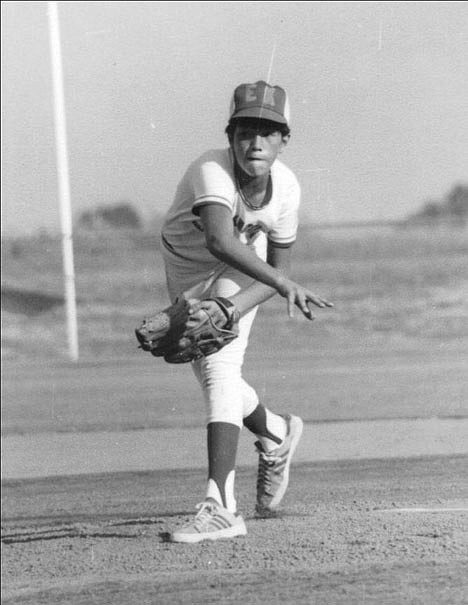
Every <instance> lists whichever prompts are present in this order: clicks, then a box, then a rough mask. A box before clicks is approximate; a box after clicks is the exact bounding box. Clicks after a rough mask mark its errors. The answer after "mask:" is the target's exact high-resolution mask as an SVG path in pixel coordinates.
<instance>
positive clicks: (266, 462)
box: [257, 450, 281, 490]
mask: <svg viewBox="0 0 468 605" xmlns="http://www.w3.org/2000/svg"><path fill="white" fill-rule="evenodd" d="M258 452H259V454H260V459H259V465H258V481H257V485H262V486H263V487H264V488H265V490H267V489H268V488H269V487H270V485H271V483H272V474H275V473H278V470H277V469H275V466H276V465H277V464H278V462H281V456H275V455H274V454H267V453H266V452H262V451H261V450H258Z"/></svg>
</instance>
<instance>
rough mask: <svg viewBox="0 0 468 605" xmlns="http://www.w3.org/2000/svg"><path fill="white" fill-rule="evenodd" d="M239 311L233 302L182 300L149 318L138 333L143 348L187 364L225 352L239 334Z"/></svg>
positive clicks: (219, 298)
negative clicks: (225, 348) (224, 348)
mask: <svg viewBox="0 0 468 605" xmlns="http://www.w3.org/2000/svg"><path fill="white" fill-rule="evenodd" d="M239 318H240V315H239V311H238V310H237V309H236V307H235V306H234V305H233V303H232V302H231V301H229V300H228V299H226V298H222V297H219V296H218V297H216V298H207V299H204V300H186V299H185V298H179V299H178V300H177V301H176V302H175V303H174V304H173V305H171V306H169V307H167V308H166V309H163V310H162V311H159V312H158V313H156V314H155V315H153V316H150V317H146V318H145V319H144V320H143V322H142V324H141V325H140V326H139V327H138V328H137V329H136V330H135V334H136V337H137V340H138V342H139V343H140V348H141V349H143V350H144V351H149V352H150V353H151V355H154V356H155V357H164V359H165V360H166V361H167V362H168V363H187V362H189V361H194V360H196V359H200V358H201V357H207V356H208V355H212V354H213V353H216V352H217V351H219V350H221V349H222V348H223V347H225V346H226V345H227V344H228V343H230V342H231V341H232V340H234V339H235V338H237V336H238V335H239Z"/></svg>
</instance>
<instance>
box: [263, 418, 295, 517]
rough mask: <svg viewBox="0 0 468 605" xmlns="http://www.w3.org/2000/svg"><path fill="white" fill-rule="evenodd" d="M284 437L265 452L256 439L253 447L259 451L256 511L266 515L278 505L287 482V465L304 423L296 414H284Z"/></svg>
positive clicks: (288, 465)
mask: <svg viewBox="0 0 468 605" xmlns="http://www.w3.org/2000/svg"><path fill="white" fill-rule="evenodd" d="M284 419H285V420H286V423H287V432H286V437H285V439H284V441H283V443H282V444H281V445H280V446H279V447H277V448H276V449H275V450H273V451H272V452H265V450H264V449H263V446H262V444H261V443H260V442H259V441H257V442H256V443H255V447H256V448H257V451H258V453H259V458H258V475H257V505H256V508H255V510H256V512H257V514H258V515H260V516H262V515H263V516H267V515H268V513H270V512H272V511H274V509H276V507H277V506H278V505H279V503H280V502H281V500H282V499H283V496H284V494H285V492H286V489H287V487H288V483H289V467H290V465H291V459H292V457H293V454H294V451H295V449H296V447H297V444H298V443H299V439H300V438H301V435H302V429H303V427H304V423H303V422H302V420H301V419H300V418H299V417H298V416H292V415H289V414H288V415H286V416H284Z"/></svg>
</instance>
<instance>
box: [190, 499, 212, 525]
mask: <svg viewBox="0 0 468 605" xmlns="http://www.w3.org/2000/svg"><path fill="white" fill-rule="evenodd" d="M196 509H197V510H198V513H197V514H196V516H195V523H194V525H195V527H196V528H197V529H203V528H204V527H205V526H206V525H207V524H208V523H209V522H210V521H211V518H212V516H213V513H214V512H216V504H214V503H212V502H200V503H199V504H197V506H196Z"/></svg>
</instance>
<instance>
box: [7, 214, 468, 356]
mask: <svg viewBox="0 0 468 605" xmlns="http://www.w3.org/2000/svg"><path fill="white" fill-rule="evenodd" d="M157 240H158V238H157V235H155V234H148V233H134V234H125V233H120V232H116V231H108V232H100V233H89V234H84V233H81V234H77V235H76V237H75V242H74V255H75V270H76V291H77V298H78V321H79V343H80V355H81V358H82V359H111V358H115V357H119V356H128V355H130V356H132V355H134V354H135V350H136V347H135V342H134V334H133V329H134V326H135V325H136V323H137V322H139V321H140V318H141V317H142V316H143V315H144V314H146V313H148V312H151V311H152V310H155V309H156V308H158V307H159V306H160V305H162V304H166V303H167V297H166V293H165V280H164V275H163V269H162V263H161V257H160V252H159V248H158V243H157ZM294 259H295V264H294V270H293V274H292V277H293V278H295V279H297V280H298V281H300V282H302V283H303V284H305V285H307V286H309V287H310V288H311V289H312V290H314V291H316V292H317V293H319V294H321V295H323V296H324V297H326V298H328V299H330V300H332V301H333V302H334V303H335V309H334V310H333V311H326V312H322V313H320V312H319V317H318V319H317V321H316V322H315V324H313V325H312V326H309V325H307V327H305V324H304V321H301V319H300V318H298V319H296V320H293V321H290V320H288V318H287V316H286V313H285V306H284V302H283V301H282V300H281V299H279V298H278V297H276V298H275V299H272V300H271V301H269V302H268V303H266V304H265V305H264V306H263V308H262V310H261V313H260V314H259V319H258V322H257V324H256V326H257V328H258V329H257V330H256V334H257V337H258V335H259V334H263V333H264V334H267V335H268V342H269V343H270V344H268V346H269V347H270V346H276V344H277V340H276V339H278V340H279V341H280V342H281V343H287V342H288V341H290V342H294V345H295V348H296V350H298V349H299V350H300V349H301V348H302V347H308V346H310V343H311V339H313V338H314V336H315V335H318V334H321V335H327V336H329V344H330V347H331V348H333V344H334V342H335V341H336V342H337V343H340V342H341V341H342V340H343V339H345V340H346V339H351V340H353V339H354V340H356V339H359V340H360V341H366V340H369V339H370V340H372V339H374V340H375V339H377V341H382V340H384V341H386V342H389V341H392V339H394V340H395V341H397V342H398V343H399V344H400V345H401V346H404V343H405V342H411V341H414V340H415V339H416V340H418V342H420V341H423V342H424V343H426V345H427V346H429V347H431V346H434V343H440V342H442V341H443V342H453V341H454V340H459V339H466V338H468V231H467V229H466V228H465V229H461V230H457V229H443V228H439V229H432V230H431V229H422V228H419V229H417V228H412V229H409V228H396V227H391V226H389V227H380V228H368V229H364V228H361V229H359V228H355V229H327V230H320V229H316V228H312V227H304V228H302V229H301V231H300V232H299V238H298V242H297V244H296V247H295V251H294ZM62 303H63V278H62V260H61V242H60V239H59V238H51V237H37V238H28V239H15V240H8V239H5V240H4V241H3V243H2V307H3V320H2V323H3V325H2V328H3V329H2V353H3V358H4V359H19V360H21V359H28V358H29V359H37V358H38V357H40V358H41V359H47V358H55V359H63V358H66V355H67V336H66V329H65V317H64V307H63V304H62ZM273 316H274V322H273V321H272V318H273ZM273 326H274V329H273ZM271 339H273V340H271ZM339 346H341V345H340V344H339Z"/></svg>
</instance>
